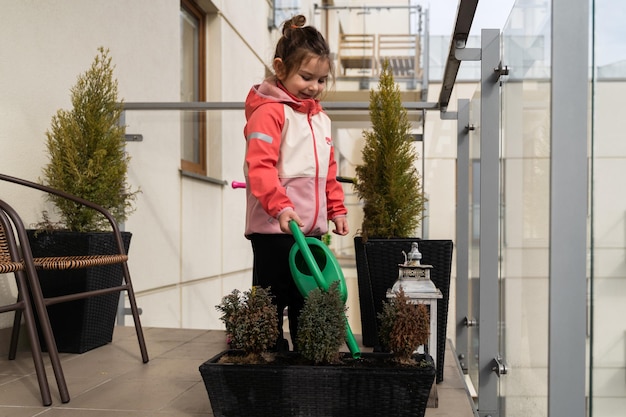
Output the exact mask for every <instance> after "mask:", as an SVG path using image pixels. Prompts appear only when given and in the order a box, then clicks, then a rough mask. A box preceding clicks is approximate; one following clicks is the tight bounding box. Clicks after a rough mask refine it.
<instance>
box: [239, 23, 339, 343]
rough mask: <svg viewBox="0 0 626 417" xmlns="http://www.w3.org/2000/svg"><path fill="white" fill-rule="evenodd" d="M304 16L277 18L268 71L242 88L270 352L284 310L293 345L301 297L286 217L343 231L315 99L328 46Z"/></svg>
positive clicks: (308, 228) (249, 224)
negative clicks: (271, 311)
mask: <svg viewBox="0 0 626 417" xmlns="http://www.w3.org/2000/svg"><path fill="white" fill-rule="evenodd" d="M305 23H306V18H305V17H304V16H302V15H299V16H295V17H293V18H291V19H289V20H286V21H285V22H284V23H283V29H282V37H281V38H280V39H279V41H278V44H277V45H276V52H275V54H274V61H273V63H272V66H273V69H274V75H273V76H272V77H270V78H268V79H266V80H265V81H263V83H261V84H259V85H255V86H253V87H252V89H251V90H250V92H249V94H248V97H247V99H246V106H245V109H246V120H247V123H246V126H245V129H244V135H245V137H246V144H247V145H246V157H245V164H244V175H245V177H246V183H247V186H246V197H247V207H246V231H245V235H246V237H247V238H248V239H250V241H251V243H252V250H253V253H254V265H253V285H259V286H262V287H266V288H267V287H270V289H271V292H272V294H273V295H274V302H275V304H276V305H277V308H278V321H279V323H278V324H279V329H280V333H281V335H280V336H279V339H278V340H277V346H276V347H277V349H278V350H288V349H289V344H288V342H287V341H286V340H285V339H284V338H283V336H282V328H283V326H282V323H283V310H284V309H285V308H286V307H287V308H288V309H287V312H288V318H289V332H290V335H291V341H292V344H293V348H294V350H296V349H297V346H296V344H295V340H296V336H297V332H298V315H299V314H300V310H301V308H302V305H303V304H304V298H303V297H302V295H300V292H299V291H298V288H297V287H296V285H295V282H294V280H293V278H292V276H291V272H290V270H289V251H290V250H291V247H292V245H293V244H294V239H293V236H291V232H290V230H289V221H290V220H294V221H296V223H297V224H298V225H299V226H300V227H301V228H302V231H303V232H304V234H305V235H307V236H315V237H321V236H322V235H323V234H324V233H326V232H327V231H328V220H331V221H332V222H333V223H334V225H335V228H334V230H333V232H334V233H336V234H338V235H342V236H345V235H347V234H348V223H347V220H346V214H347V210H346V207H345V206H344V204H343V200H344V194H343V189H342V187H341V184H340V183H339V182H338V181H337V179H336V174H337V165H336V162H335V156H334V150H333V142H332V139H331V128H330V127H331V125H330V119H329V117H328V116H327V115H326V113H324V111H323V110H322V107H321V105H320V103H319V97H320V95H321V93H322V92H323V91H324V88H325V87H326V84H327V82H328V78H329V76H330V75H332V71H333V70H332V63H331V60H330V48H329V47H328V44H327V43H326V40H325V39H324V37H323V36H322V35H321V34H320V33H319V32H318V31H317V29H315V28H313V27H311V26H306V27H305V26H304V24H305Z"/></svg>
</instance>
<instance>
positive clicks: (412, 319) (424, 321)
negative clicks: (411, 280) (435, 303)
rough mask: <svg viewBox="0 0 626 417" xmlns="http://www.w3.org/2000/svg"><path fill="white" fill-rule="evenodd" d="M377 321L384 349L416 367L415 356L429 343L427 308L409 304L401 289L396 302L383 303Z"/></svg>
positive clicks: (394, 300)
mask: <svg viewBox="0 0 626 417" xmlns="http://www.w3.org/2000/svg"><path fill="white" fill-rule="evenodd" d="M378 320H379V321H380V330H379V337H380V341H381V343H382V344H383V346H384V347H385V348H387V349H388V350H390V351H391V352H392V353H393V355H394V358H395V360H396V361H398V362H400V363H407V364H408V363H413V362H414V361H413V359H412V356H413V352H415V350H417V348H418V347H419V346H420V345H423V344H425V343H427V342H428V336H429V335H430V321H429V313H428V308H427V307H426V306H425V305H424V304H414V303H412V302H410V300H409V298H408V297H407V296H406V294H405V293H404V290H403V289H402V288H400V291H398V292H397V293H396V294H395V297H394V298H391V299H390V300H386V301H384V302H383V310H382V312H381V313H379V314H378Z"/></svg>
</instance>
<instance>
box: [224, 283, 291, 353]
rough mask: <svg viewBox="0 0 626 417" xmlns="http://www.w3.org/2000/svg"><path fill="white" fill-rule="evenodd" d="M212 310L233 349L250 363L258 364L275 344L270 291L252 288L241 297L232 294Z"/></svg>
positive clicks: (275, 311) (273, 311) (274, 316)
mask: <svg viewBox="0 0 626 417" xmlns="http://www.w3.org/2000/svg"><path fill="white" fill-rule="evenodd" d="M216 308H217V309H218V310H219V311H221V312H222V315H221V317H220V320H222V322H223V323H224V325H225V326H226V333H227V334H228V337H229V338H230V341H231V346H232V347H233V348H234V349H241V350H243V351H244V352H245V353H246V356H247V357H248V360H249V361H250V362H261V361H262V359H261V357H262V354H263V353H264V352H266V351H267V350H268V349H269V348H270V347H272V346H273V345H274V344H275V343H276V339H277V338H278V335H279V330H278V316H277V314H278V313H277V310H276V306H275V305H274V304H273V303H272V295H271V291H270V289H269V288H268V289H264V288H261V287H252V288H251V289H250V290H248V291H246V292H244V293H241V292H240V291H239V290H236V289H235V290H233V292H231V293H230V294H229V295H226V296H224V297H223V298H222V303H221V304H219V305H217V306H216Z"/></svg>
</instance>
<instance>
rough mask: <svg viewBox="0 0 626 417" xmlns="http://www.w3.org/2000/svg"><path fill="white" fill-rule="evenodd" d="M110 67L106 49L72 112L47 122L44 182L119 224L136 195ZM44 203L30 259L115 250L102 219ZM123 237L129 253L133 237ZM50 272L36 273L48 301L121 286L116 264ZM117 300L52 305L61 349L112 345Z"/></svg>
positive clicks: (80, 85)
mask: <svg viewBox="0 0 626 417" xmlns="http://www.w3.org/2000/svg"><path fill="white" fill-rule="evenodd" d="M111 61H112V60H111V57H110V56H109V51H108V50H107V49H104V48H103V47H100V48H99V49H98V55H96V57H95V59H94V61H93V63H92V65H91V67H90V68H89V69H88V70H87V71H86V72H85V73H83V74H82V75H80V76H79V77H78V79H77V82H76V85H74V86H73V87H72V88H71V101H72V109H71V110H63V109H60V110H58V111H57V113H56V115H54V116H53V117H52V123H51V127H50V129H49V130H48V131H47V132H46V137H47V141H46V146H47V150H48V154H49V162H48V164H47V165H46V166H45V167H44V168H43V179H42V182H43V184H44V185H47V186H50V187H52V188H55V189H58V190H61V191H64V192H66V193H69V194H72V195H75V196H78V197H81V198H83V199H85V200H88V201H91V202H93V203H95V204H97V205H99V206H101V207H103V208H105V209H106V210H107V211H109V212H110V213H111V214H112V215H113V217H114V218H115V219H116V220H117V222H123V221H124V220H125V219H126V218H127V217H128V215H129V214H130V213H131V212H132V211H133V209H134V205H133V203H134V201H135V198H136V195H137V192H138V191H137V190H132V189H131V187H130V186H129V185H128V184H127V170H128V163H129V160H130V158H129V156H128V154H127V153H126V151H125V127H124V126H121V125H120V124H119V121H120V116H121V112H122V109H121V107H120V106H119V102H118V85H117V80H116V79H115V78H114V76H113V70H114V66H113V64H112V62H111ZM48 198H49V200H50V201H51V202H52V203H53V205H54V208H55V210H54V212H52V213H48V212H47V211H44V213H43V221H42V222H40V223H39V224H38V228H37V229H33V230H30V231H29V239H30V242H31V246H32V249H33V255H34V256H36V257H45V256H65V255H89V254H91V253H93V252H95V253H99V254H103V253H107V251H108V250H109V249H108V248H111V250H112V249H113V248H115V247H116V246H115V241H114V238H113V236H112V234H111V233H109V232H105V230H106V228H107V226H108V222H107V221H106V219H105V218H104V217H102V216H101V215H100V213H98V212H97V211H95V210H92V209H89V208H88V207H84V206H79V205H76V204H74V203H73V202H72V201H69V200H66V199H64V198H62V197H58V196H55V195H49V196H48ZM122 235H123V240H124V244H125V246H126V251H128V247H129V245H130V238H131V234H130V232H123V233H122ZM52 240H54V241H55V242H56V243H55V244H54V245H51V241H52ZM59 242H65V243H63V244H60V243H59ZM51 247H54V248H66V249H67V253H65V252H55V253H50V248H51ZM61 250H62V251H63V250H64V249H61ZM55 274H57V272H56V271H41V272H40V274H39V278H40V281H41V284H42V290H43V291H44V293H45V294H46V296H52V295H63V294H68V293H71V292H74V290H73V288H75V287H76V286H79V287H80V288H81V289H97V288H100V287H103V286H106V287H110V286H113V285H119V284H121V281H122V273H121V267H120V265H112V266H105V267H102V266H99V267H94V268H88V269H84V270H75V271H69V272H68V271H64V272H63V274H62V276H58V277H57V275H55ZM101 280H103V281H105V284H104V285H102V283H101ZM111 280H112V281H111ZM111 282H115V284H111ZM118 301H119V296H118V295H117V294H109V295H102V296H98V297H94V298H89V299H85V300H78V301H71V302H67V303H61V304H56V305H51V306H49V308H48V311H49V315H50V321H51V324H52V327H53V329H54V332H55V336H56V339H57V345H58V348H59V351H61V352H74V353H82V352H85V351H87V350H90V349H93V348H95V347H98V346H101V345H103V344H106V343H108V342H110V341H111V337H112V333H113V327H114V324H115V317H116V313H117V305H118Z"/></svg>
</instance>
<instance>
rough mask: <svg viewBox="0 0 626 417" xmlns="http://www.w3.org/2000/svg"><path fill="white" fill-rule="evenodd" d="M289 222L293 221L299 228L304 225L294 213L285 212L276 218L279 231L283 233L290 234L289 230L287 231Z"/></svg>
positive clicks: (291, 211) (290, 211)
mask: <svg viewBox="0 0 626 417" xmlns="http://www.w3.org/2000/svg"><path fill="white" fill-rule="evenodd" d="M291 220H295V221H296V223H297V224H298V226H299V227H302V226H304V223H303V222H302V220H300V217H299V216H298V215H297V214H296V212H295V211H293V210H287V211H284V212H283V213H281V215H280V216H278V224H279V225H280V230H281V231H282V232H283V233H288V234H291V229H289V222H290V221H291Z"/></svg>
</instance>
